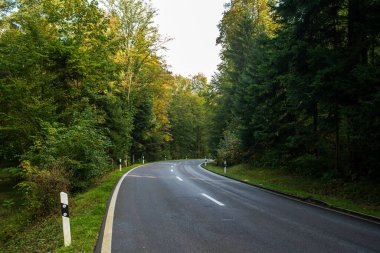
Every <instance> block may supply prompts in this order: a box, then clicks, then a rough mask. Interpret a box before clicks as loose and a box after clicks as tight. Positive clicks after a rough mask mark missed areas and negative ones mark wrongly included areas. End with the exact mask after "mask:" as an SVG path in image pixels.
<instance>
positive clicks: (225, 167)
mask: <svg viewBox="0 0 380 253" xmlns="http://www.w3.org/2000/svg"><path fill="white" fill-rule="evenodd" d="M226 173H227V161H224V174H226Z"/></svg>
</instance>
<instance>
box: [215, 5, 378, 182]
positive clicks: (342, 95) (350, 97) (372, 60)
mask: <svg viewBox="0 0 380 253" xmlns="http://www.w3.org/2000/svg"><path fill="white" fill-rule="evenodd" d="M268 4H270V5H272V7H271V8H268ZM379 6H380V5H379V2H378V1H357V0H350V1H309V2H307V1H306V2H305V1H281V2H278V3H276V4H274V3H273V1H246V4H245V5H243V4H240V3H239V2H237V1H236V2H234V4H233V5H232V7H231V8H230V9H229V10H228V11H226V12H225V13H224V16H223V19H222V20H221V22H220V25H219V30H220V36H219V38H218V43H219V44H220V45H221V46H222V60H223V61H222V63H221V65H220V66H219V73H218V74H217V75H216V76H215V79H214V81H213V83H214V84H215V86H216V87H217V89H216V90H217V94H218V95H217V96H216V98H215V103H216V104H217V106H216V107H215V108H214V112H215V116H214V121H215V123H214V125H215V126H219V128H218V130H217V131H214V132H213V135H214V136H213V137H212V140H213V142H214V143H213V144H212V146H213V147H216V146H217V145H218V142H219V141H220V140H223V132H225V131H230V130H231V126H230V125H229V122H231V121H232V120H234V121H235V122H237V123H238V126H237V127H236V126H234V129H237V132H236V133H237V135H238V138H239V139H240V142H241V144H242V151H243V153H244V154H245V158H246V159H249V160H252V159H253V163H254V164H261V165H265V166H271V167H275V166H285V167H288V169H290V170H293V171H297V172H298V173H300V174H303V175H309V176H313V177H323V176H324V175H333V174H334V175H336V177H338V178H343V179H345V180H377V179H378V178H379V171H380V167H379V164H380V160H379V156H378V155H376V154H377V153H379V147H380V145H379V143H380V142H379V141H380V139H379V137H380V136H379V130H378V129H379V125H378V121H379V117H380V114H379V110H378V108H379V105H378V102H379V100H378V97H379V85H378V84H379V80H380V76H379V71H378V70H379V63H380V62H379V29H377V25H375V23H373V22H374V21H375V20H377V21H378V16H377V17H375V16H374V15H373V10H375V9H378V8H379ZM369 20H371V22H369ZM221 108H223V110H221ZM221 151H222V150H221Z"/></svg>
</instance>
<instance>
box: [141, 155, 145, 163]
mask: <svg viewBox="0 0 380 253" xmlns="http://www.w3.org/2000/svg"><path fill="white" fill-rule="evenodd" d="M142 159H143V164H145V160H144V156H142Z"/></svg>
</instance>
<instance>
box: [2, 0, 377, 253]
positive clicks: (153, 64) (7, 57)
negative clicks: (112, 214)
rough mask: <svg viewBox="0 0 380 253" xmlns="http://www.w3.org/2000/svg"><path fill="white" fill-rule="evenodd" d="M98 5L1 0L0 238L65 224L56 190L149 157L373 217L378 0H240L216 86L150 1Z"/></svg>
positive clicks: (221, 40) (226, 34)
mask: <svg viewBox="0 0 380 253" xmlns="http://www.w3.org/2000/svg"><path fill="white" fill-rule="evenodd" d="M101 2H102V4H101V6H100V4H98V1H95V0H90V1H89V0H44V1H35V0H22V1H21V0H6V1H2V2H1V3H0V143H1V147H0V207H1V208H0V215H1V219H0V225H1V226H0V240H1V243H3V244H4V243H6V242H7V241H9V240H11V241H12V243H15V242H14V240H13V238H15V236H16V237H17V238H18V239H17V241H18V242H19V243H20V245H21V244H22V243H23V242H24V241H25V240H29V239H28V238H27V234H26V233H27V232H24V233H20V235H18V234H19V231H20V230H22V228H23V227H27V228H28V229H27V230H28V231H29V232H30V233H31V235H32V236H31V237H33V236H35V237H34V238H35V239H36V240H37V241H39V240H38V238H37V234H36V233H34V231H32V230H29V228H32V227H33V226H34V225H36V226H37V227H40V225H41V224H46V226H45V227H44V228H45V229H46V230H41V231H40V234H41V238H43V237H44V236H42V235H43V234H44V233H47V234H48V231H49V229H50V230H51V231H56V229H58V228H57V227H54V226H53V225H51V227H50V228H49V226H50V225H49V224H53V223H54V224H56V223H55V222H53V223H52V221H53V220H52V218H48V217H51V215H52V214H55V213H56V206H55V205H56V201H57V199H56V197H57V196H58V195H57V192H60V191H67V192H69V194H70V196H80V194H82V193H84V192H86V191H87V190H88V189H91V187H93V186H94V184H96V182H99V179H100V178H103V177H104V176H105V175H108V174H107V173H109V172H110V168H114V167H116V166H118V165H119V159H121V160H122V163H123V164H133V163H137V162H139V161H141V160H142V158H143V157H144V159H145V161H155V160H163V159H164V158H165V159H181V158H185V157H187V158H203V157H205V156H207V157H211V156H213V157H216V162H217V164H219V165H220V164H222V163H223V162H224V161H227V163H228V164H229V165H234V164H242V163H246V164H250V166H248V167H244V169H241V170H240V169H238V168H239V167H236V173H237V174H236V176H239V177H241V178H242V179H243V180H244V179H247V180H254V179H255V178H260V175H261V174H263V175H262V176H263V181H262V182H258V183H262V184H264V183H265V184H270V185H271V187H280V188H281V187H284V188H286V189H288V191H295V192H296V193H297V194H299V193H300V192H305V195H308V194H314V195H313V196H317V195H319V194H320V195H321V196H324V195H326V196H328V197H329V198H330V197H331V199H330V200H326V202H329V201H330V202H331V203H332V202H334V201H338V200H337V199H335V200H334V199H333V198H334V197H337V198H342V199H347V200H349V201H352V202H353V203H355V204H354V206H355V205H356V204H358V205H359V204H363V208H364V207H365V206H366V205H369V206H373V207H375V208H374V210H375V211H374V214H377V211H376V208H377V207H378V203H379V199H378V196H379V195H380V194H378V193H379V189H378V182H380V156H379V154H380V110H379V108H380V85H379V83H380V36H379V35H380V31H379V29H378V24H380V15H379V14H378V13H379V11H378V10H379V9H380V2H379V1H370V0H360V1H359V0H337V1H322V0H315V1H301V0H283V1H275V0H246V1H241V0H232V1H231V4H230V5H226V10H225V12H224V13H223V17H222V20H221V21H220V23H219V26H218V28H219V32H220V34H219V36H218V38H216V42H217V44H218V45H219V46H220V47H221V63H220V64H219V66H218V70H217V72H216V73H215V75H214V76H213V78H212V80H210V81H207V79H206V78H205V76H204V75H202V74H195V75H193V76H190V77H183V76H179V75H174V74H173V73H171V72H170V70H169V67H168V65H167V63H166V62H165V59H164V58H163V56H162V54H163V52H164V50H165V44H166V43H167V42H168V41H169V40H170V38H165V37H163V36H162V35H160V33H159V29H158V26H157V25H156V24H154V17H155V15H156V10H155V9H154V8H153V7H152V6H151V4H150V2H149V1H145V0H115V1H114V0H105V1H101ZM264 168H265V169H264ZM233 170H234V167H232V171H233ZM259 172H260V173H261V174H260V173H259ZM277 173H279V174H277ZM278 175H281V176H280V178H278ZM272 177H273V178H272ZM281 178H285V179H286V180H285V179H284V180H282V179H281ZM292 178H293V179H292ZM264 179H265V182H264ZM255 180H257V179H255ZM277 181H278V182H281V183H279V184H277ZM285 182H286V183H285ZM276 185H277V186H276ZM292 185H294V186H292ZM296 186H297V187H296ZM292 187H295V188H292ZM298 187H299V188H298ZM90 195H91V194H90ZM90 195H88V197H90ZM323 198H324V197H321V199H322V200H325V199H323ZM326 198H327V197H326ZM83 201H84V202H83V203H82V202H80V201H79V200H78V203H82V204H83V205H84V206H85V205H87V204H89V203H85V200H83ZM330 202H329V203H330ZM338 202H339V201H338ZM74 203H75V200H74ZM342 203H343V201H342ZM339 205H340V206H343V207H344V206H346V207H347V208H349V209H353V210H356V209H355V208H356V207H354V206H353V207H352V208H351V207H349V205H350V204H349V203H348V202H347V203H346V202H345V204H338V206H339ZM358 211H360V210H358ZM74 212H75V211H74ZM362 212H365V213H368V212H366V211H362ZM371 212H372V211H370V212H369V213H371ZM3 217H4V219H3ZM5 217H6V218H5ZM90 223H91V222H90ZM96 224H97V223H96ZM94 225H95V223H94ZM94 231H95V230H88V232H83V234H84V235H85V234H89V235H92V234H94V233H95V232H94ZM52 233H53V232H52ZM19 236H24V237H25V238H24V237H19ZM52 237H53V236H52ZM44 240H45V239H41V244H44V243H46V244H48V243H47V241H44ZM15 245H16V244H15ZM26 245H27V244H23V246H20V248H18V249H19V250H20V251H21V250H22V251H23V249H25V251H27V249H26V248H25V247H27V246H26ZM52 245H53V246H54V245H55V244H54V243H53V244H52ZM86 245H87V244H86ZM53 246H52V247H53ZM76 246H78V247H79V248H80V247H82V246H80V242H78V244H76ZM46 247H47V246H46ZM54 247H55V246H54ZM46 249H47V251H49V250H48V248H46ZM83 249H86V250H87V249H89V247H88V246H84V245H83ZM32 251H33V250H32Z"/></svg>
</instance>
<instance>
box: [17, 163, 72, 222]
mask: <svg viewBox="0 0 380 253" xmlns="http://www.w3.org/2000/svg"><path fill="white" fill-rule="evenodd" d="M22 170H23V171H24V173H25V178H26V180H25V181H23V182H21V183H19V184H18V188H19V190H20V191H21V192H22V194H23V197H24V204H25V207H26V208H25V209H26V211H27V212H28V214H29V215H30V216H31V217H32V218H36V219H38V218H43V217H46V216H47V215H49V214H51V213H53V212H54V211H58V210H59V208H58V207H59V193H60V192H61V191H64V192H68V190H69V188H70V187H69V186H70V183H69V180H68V177H67V172H65V171H64V170H63V169H62V168H52V169H51V170H46V169H44V170H38V169H37V168H36V167H32V166H31V164H30V162H29V161H24V162H22Z"/></svg>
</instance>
